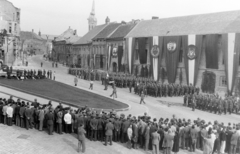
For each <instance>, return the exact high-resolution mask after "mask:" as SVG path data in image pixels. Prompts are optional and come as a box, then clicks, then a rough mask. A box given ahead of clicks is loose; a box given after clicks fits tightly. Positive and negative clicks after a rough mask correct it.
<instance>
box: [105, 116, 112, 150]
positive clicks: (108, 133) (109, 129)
mask: <svg viewBox="0 0 240 154" xmlns="http://www.w3.org/2000/svg"><path fill="white" fill-rule="evenodd" d="M113 129H114V126H113V124H112V123H111V120H110V119H108V123H107V124H106V127H105V130H106V133H105V135H106V138H105V144H104V145H105V146H107V142H108V141H110V145H112V135H113Z"/></svg>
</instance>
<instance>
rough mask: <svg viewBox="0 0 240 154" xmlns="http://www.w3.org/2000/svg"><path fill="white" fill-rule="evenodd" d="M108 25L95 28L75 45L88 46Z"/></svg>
mask: <svg viewBox="0 0 240 154" xmlns="http://www.w3.org/2000/svg"><path fill="white" fill-rule="evenodd" d="M106 26H107V25H106V24H104V25H98V26H96V27H94V28H93V29H92V30H90V31H89V32H88V33H87V34H85V35H84V36H83V37H82V38H80V39H79V40H78V41H77V42H75V43H74V44H76V45H77V44H88V43H91V42H92V39H93V38H94V37H95V36H96V35H97V34H98V33H99V32H101V31H102V30H103V29H104V28H105V27H106Z"/></svg>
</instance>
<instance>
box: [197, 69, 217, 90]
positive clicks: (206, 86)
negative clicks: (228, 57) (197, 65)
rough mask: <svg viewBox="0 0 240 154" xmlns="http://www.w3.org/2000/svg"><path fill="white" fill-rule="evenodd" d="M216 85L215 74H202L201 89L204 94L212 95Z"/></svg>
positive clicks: (207, 72)
mask: <svg viewBox="0 0 240 154" xmlns="http://www.w3.org/2000/svg"><path fill="white" fill-rule="evenodd" d="M215 84H216V74H215V73H213V72H210V71H205V72H203V78H202V85H201V89H202V92H204V93H214V92H215Z"/></svg>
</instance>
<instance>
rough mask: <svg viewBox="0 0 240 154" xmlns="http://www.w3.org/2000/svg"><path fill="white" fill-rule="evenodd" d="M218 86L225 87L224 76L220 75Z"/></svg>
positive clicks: (225, 80)
mask: <svg viewBox="0 0 240 154" xmlns="http://www.w3.org/2000/svg"><path fill="white" fill-rule="evenodd" d="M219 86H221V87H227V78H226V77H225V76H220V83H219Z"/></svg>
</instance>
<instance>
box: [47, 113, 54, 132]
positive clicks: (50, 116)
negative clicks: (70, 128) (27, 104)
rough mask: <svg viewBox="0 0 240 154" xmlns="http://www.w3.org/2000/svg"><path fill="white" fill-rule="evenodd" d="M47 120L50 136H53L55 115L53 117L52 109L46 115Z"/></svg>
mask: <svg viewBox="0 0 240 154" xmlns="http://www.w3.org/2000/svg"><path fill="white" fill-rule="evenodd" d="M46 120H47V127H48V134H49V135H53V121H54V115H53V110H52V109H50V110H49V112H48V113H47V114H46Z"/></svg>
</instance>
